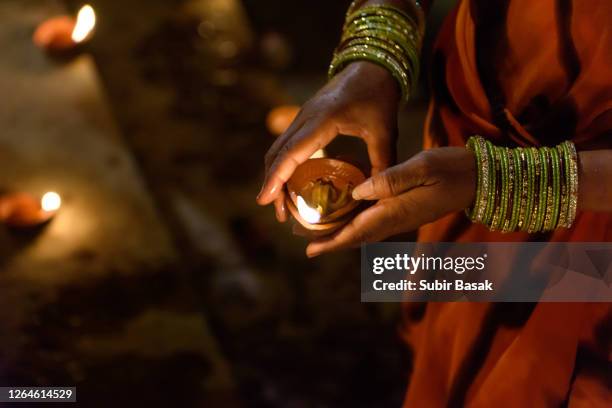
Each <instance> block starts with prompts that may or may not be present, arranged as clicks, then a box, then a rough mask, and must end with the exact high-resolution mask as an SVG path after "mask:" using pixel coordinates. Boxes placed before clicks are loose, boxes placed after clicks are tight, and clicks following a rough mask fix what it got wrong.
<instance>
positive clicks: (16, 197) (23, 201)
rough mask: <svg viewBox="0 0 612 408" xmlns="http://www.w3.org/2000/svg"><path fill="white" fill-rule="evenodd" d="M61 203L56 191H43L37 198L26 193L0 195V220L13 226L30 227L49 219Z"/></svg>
mask: <svg viewBox="0 0 612 408" xmlns="http://www.w3.org/2000/svg"><path fill="white" fill-rule="evenodd" d="M61 205H62V199H61V197H60V195H59V194H57V193H56V192H53V191H50V192H47V193H45V194H44V195H43V196H42V198H40V199H37V198H35V197H34V196H32V195H30V194H28V193H9V194H5V195H2V196H0V222H2V223H3V224H5V225H7V226H9V227H13V228H32V227H37V226H39V225H42V224H44V223H46V222H48V221H50V220H51V219H52V218H53V216H55V214H56V213H57V211H58V210H59V209H60V207H61Z"/></svg>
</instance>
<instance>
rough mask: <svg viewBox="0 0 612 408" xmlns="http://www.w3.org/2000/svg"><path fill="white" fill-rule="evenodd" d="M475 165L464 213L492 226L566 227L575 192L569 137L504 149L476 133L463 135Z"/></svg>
mask: <svg viewBox="0 0 612 408" xmlns="http://www.w3.org/2000/svg"><path fill="white" fill-rule="evenodd" d="M466 147H467V148H468V149H469V150H471V151H473V152H474V155H475V157H476V165H477V172H476V173H477V181H476V197H475V199H474V205H473V206H472V208H469V209H466V214H467V215H468V216H469V217H470V219H471V220H472V221H473V222H478V223H481V224H484V225H486V226H488V227H489V229H490V230H491V231H502V232H504V233H505V232H511V231H518V230H520V231H527V232H529V233H535V232H546V231H552V230H554V229H555V228H558V227H566V228H569V226H571V223H572V222H573V220H574V218H575V213H576V204H577V197H578V155H577V153H576V149H575V146H574V145H573V144H572V143H571V142H564V143H562V144H560V145H558V146H555V147H541V148H535V147H528V148H521V147H519V148H515V149H509V148H507V147H498V146H494V145H493V144H492V143H491V141H489V140H486V139H484V138H482V137H480V136H472V137H470V138H469V139H468V142H467V144H466Z"/></svg>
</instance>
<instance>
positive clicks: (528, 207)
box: [522, 147, 536, 231]
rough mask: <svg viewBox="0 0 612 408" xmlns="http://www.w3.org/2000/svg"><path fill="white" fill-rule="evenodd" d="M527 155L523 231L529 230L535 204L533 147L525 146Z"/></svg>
mask: <svg viewBox="0 0 612 408" xmlns="http://www.w3.org/2000/svg"><path fill="white" fill-rule="evenodd" d="M525 157H526V159H527V200H526V203H525V218H524V220H523V226H522V231H528V230H529V225H530V224H531V218H532V217H531V213H532V210H533V206H534V195H535V189H534V183H535V177H536V175H535V158H534V155H533V151H532V149H531V148H529V147H527V148H525Z"/></svg>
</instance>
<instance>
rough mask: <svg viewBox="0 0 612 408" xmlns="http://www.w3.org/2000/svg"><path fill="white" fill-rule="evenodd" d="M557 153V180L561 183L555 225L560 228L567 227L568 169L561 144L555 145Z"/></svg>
mask: <svg viewBox="0 0 612 408" xmlns="http://www.w3.org/2000/svg"><path fill="white" fill-rule="evenodd" d="M555 150H557V154H558V155H559V162H560V164H559V181H560V184H561V192H560V195H561V197H560V203H559V220H558V221H557V225H558V226H559V227H562V228H566V227H567V205H568V203H569V200H568V198H569V197H568V195H569V182H568V179H567V174H568V170H569V166H568V162H567V157H566V156H565V150H564V149H563V146H562V145H558V146H556V149H555Z"/></svg>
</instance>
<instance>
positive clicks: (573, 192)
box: [564, 141, 578, 228]
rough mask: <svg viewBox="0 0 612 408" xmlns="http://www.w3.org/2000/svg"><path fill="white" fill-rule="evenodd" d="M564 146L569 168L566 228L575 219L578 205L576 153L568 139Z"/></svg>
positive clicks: (574, 147)
mask: <svg viewBox="0 0 612 408" xmlns="http://www.w3.org/2000/svg"><path fill="white" fill-rule="evenodd" d="M564 147H565V149H566V150H567V151H568V157H569V170H570V188H569V204H568V211H567V213H568V216H567V228H570V227H571V226H572V224H573V223H574V220H575V219H576V209H577V207H578V153H577V152H576V146H575V145H574V144H573V143H572V142H570V141H566V142H564Z"/></svg>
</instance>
